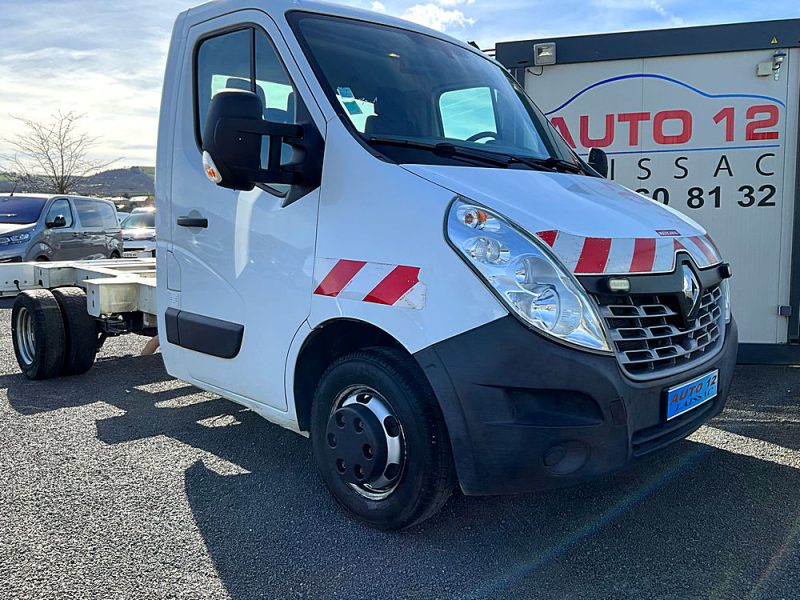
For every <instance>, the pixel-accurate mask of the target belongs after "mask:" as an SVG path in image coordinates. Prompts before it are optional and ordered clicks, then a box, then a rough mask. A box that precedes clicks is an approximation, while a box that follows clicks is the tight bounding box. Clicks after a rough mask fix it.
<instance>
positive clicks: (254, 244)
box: [160, 10, 324, 411]
mask: <svg viewBox="0 0 800 600" xmlns="http://www.w3.org/2000/svg"><path fill="white" fill-rule="evenodd" d="M189 32H190V35H189V40H188V43H189V48H193V51H187V52H186V53H185V58H184V64H183V67H182V74H181V92H180V95H179V106H178V110H177V122H176V127H175V140H174V148H175V151H174V156H173V160H174V164H173V171H172V184H171V196H172V198H171V207H170V212H169V214H168V217H167V218H169V219H170V222H169V225H168V227H169V232H170V238H171V239H170V243H169V244H168V256H167V264H168V269H167V272H168V283H167V286H168V288H169V304H170V307H169V310H168V312H167V318H166V326H167V333H168V335H167V336H166V337H167V338H168V339H164V340H162V344H164V343H165V346H164V352H165V354H167V353H170V354H172V355H173V356H174V358H175V359H177V360H172V361H171V362H173V363H174V364H180V365H183V366H182V367H181V369H182V370H183V369H185V371H186V372H185V373H184V372H181V373H180V376H181V377H182V378H184V379H187V380H188V381H191V382H195V383H197V384H198V385H200V387H204V388H206V389H217V390H220V392H222V393H227V394H228V396H229V397H230V396H231V395H234V396H238V397H239V398H244V399H247V400H250V401H253V402H256V403H258V404H260V405H263V406H266V407H269V408H273V409H276V410H280V411H286V410H287V402H286V395H285V390H284V370H285V365H286V357H287V354H288V350H289V346H290V344H291V341H292V339H293V337H294V335H295V334H296V333H297V331H298V329H299V328H300V326H301V325H302V323H303V322H304V321H305V320H306V318H307V316H308V314H309V310H310V305H311V296H312V291H313V290H312V275H313V273H312V267H313V264H314V261H313V256H314V247H315V240H316V226H317V206H318V202H319V190H318V189H315V190H313V191H311V192H310V193H308V194H306V195H305V196H303V197H301V198H300V199H298V200H296V201H295V202H293V203H291V204H289V205H288V206H287V207H285V208H283V202H284V200H285V197H286V194H287V193H288V192H290V191H291V190H290V188H289V186H271V187H268V186H262V187H256V188H255V189H254V190H252V191H250V192H240V191H232V190H227V189H224V188H221V187H217V186H216V185H214V183H212V182H211V181H209V180H208V179H207V178H206V175H205V173H204V171H203V167H202V153H201V149H200V147H201V146H200V144H201V142H202V140H201V136H202V132H203V129H204V125H205V122H204V121H205V117H206V114H207V113H208V107H209V104H210V101H211V98H212V96H213V95H214V94H215V93H216V92H218V91H219V90H221V89H225V88H240V89H242V88H243V89H249V90H251V91H253V92H255V93H256V94H257V95H258V96H259V97H260V98H261V101H262V104H264V117H265V119H267V120H270V121H277V122H283V123H308V124H311V125H312V126H313V125H314V124H316V127H318V128H319V129H320V131H321V132H322V133H323V134H324V130H323V129H322V125H323V124H324V120H323V119H322V115H321V113H320V112H319V109H318V107H317V106H316V105H315V104H314V102H313V99H312V97H311V94H310V92H309V90H308V88H307V87H305V85H304V81H303V78H302V77H301V76H300V73H299V72H298V71H297V67H296V65H295V64H294V62H293V60H292V59H291V56H290V55H289V51H288V49H287V48H286V46H285V44H284V43H283V41H282V38H281V36H280V35H279V33H278V31H277V28H276V26H275V25H274V23H272V21H271V20H270V19H269V17H267V16H266V15H265V14H264V13H261V12H260V11H255V10H248V11H240V12H236V13H232V14H229V15H225V16H223V17H220V18H217V19H213V20H210V21H206V22H203V23H202V24H199V25H196V26H193V27H191V28H190V30H189ZM265 144H268V141H265ZM160 218H163V215H162V217H160Z"/></svg>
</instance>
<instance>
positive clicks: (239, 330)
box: [165, 308, 244, 358]
mask: <svg viewBox="0 0 800 600" xmlns="http://www.w3.org/2000/svg"><path fill="white" fill-rule="evenodd" d="M165 317H166V323H167V341H168V342H169V343H170V344H175V345H176V346H180V347H181V348H186V349H187V350H194V351H195V352H201V353H203V354H209V355H211V356H218V357H219V358H234V357H236V355H237V354H239V350H240V349H241V348H242V338H243V337H244V325H239V324H238V323H231V322H230V321H223V320H221V319H213V318H211V317H206V316H204V315H198V314H195V313H190V312H186V311H182V310H178V309H177V308H168V309H167V312H166V315H165Z"/></svg>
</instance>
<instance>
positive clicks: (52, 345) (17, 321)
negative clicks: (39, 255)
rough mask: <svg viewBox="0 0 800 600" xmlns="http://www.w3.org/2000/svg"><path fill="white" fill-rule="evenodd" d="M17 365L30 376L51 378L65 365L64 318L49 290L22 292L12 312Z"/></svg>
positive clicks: (12, 330) (31, 377)
mask: <svg viewBox="0 0 800 600" xmlns="http://www.w3.org/2000/svg"><path fill="white" fill-rule="evenodd" d="M11 337H12V339H13V343H14V354H15V355H16V357H17V364H19V368H20V369H21V370H22V372H23V373H24V374H25V376H26V377H27V378H28V379H50V378H51V377H56V376H57V375H59V374H60V373H61V368H62V367H63V365H64V339H65V336H64V319H63V317H62V315H61V309H60V308H59V306H58V302H57V301H56V299H55V297H54V296H53V294H52V293H50V292H49V291H48V290H30V291H26V292H22V293H21V294H20V295H19V296H17V299H16V300H15V301H14V308H13V309H12V311H11Z"/></svg>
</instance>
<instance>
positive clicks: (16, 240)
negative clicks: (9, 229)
mask: <svg viewBox="0 0 800 600" xmlns="http://www.w3.org/2000/svg"><path fill="white" fill-rule="evenodd" d="M29 239H31V234H30V232H29V231H25V232H23V233H15V234H14V235H9V236H5V237H0V246H8V245H9V244H21V243H23V242H27V241H28V240H29Z"/></svg>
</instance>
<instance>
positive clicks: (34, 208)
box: [0, 194, 122, 262]
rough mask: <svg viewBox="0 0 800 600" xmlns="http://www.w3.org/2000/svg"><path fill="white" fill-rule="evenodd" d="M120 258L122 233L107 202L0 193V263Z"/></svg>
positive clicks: (109, 203) (113, 210)
mask: <svg viewBox="0 0 800 600" xmlns="http://www.w3.org/2000/svg"><path fill="white" fill-rule="evenodd" d="M121 256H122V231H121V229H120V226H119V223H118V221H117V213H116V208H115V206H114V204H112V203H111V202H109V201H108V200H101V199H99V198H85V197H82V196H71V195H70V196H64V195H53V196H50V195H43V194H19V195H18V194H15V195H8V194H3V195H0V262H23V261H29V260H79V259H95V258H120V257H121Z"/></svg>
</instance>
